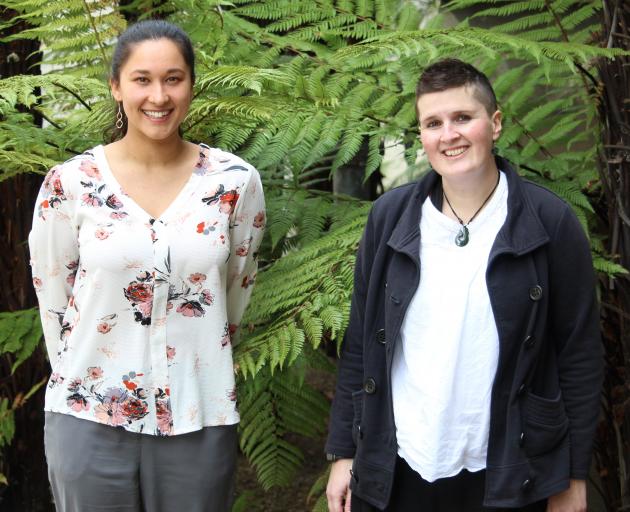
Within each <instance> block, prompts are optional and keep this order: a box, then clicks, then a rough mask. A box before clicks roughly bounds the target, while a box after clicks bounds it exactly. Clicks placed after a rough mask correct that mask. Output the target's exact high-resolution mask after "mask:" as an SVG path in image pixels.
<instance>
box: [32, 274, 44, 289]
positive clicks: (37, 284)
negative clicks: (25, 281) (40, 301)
mask: <svg viewBox="0 0 630 512" xmlns="http://www.w3.org/2000/svg"><path fill="white" fill-rule="evenodd" d="M33 286H34V287H35V289H36V290H39V289H40V288H41V287H42V280H41V279H40V278H39V277H36V276H33Z"/></svg>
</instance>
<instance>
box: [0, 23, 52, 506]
mask: <svg viewBox="0 0 630 512" xmlns="http://www.w3.org/2000/svg"><path fill="white" fill-rule="evenodd" d="M15 15H16V13H15V12H12V11H9V10H4V11H2V13H1V14H0V19H1V20H2V21H9V20H11V19H12V18H13V17H14V16H15ZM26 28H27V27H26V26H24V24H18V25H14V26H13V27H11V28H10V29H6V30H5V31H2V32H0V38H2V37H6V36H8V35H9V34H10V33H16V32H19V31H21V30H24V29H26ZM38 50H39V43H38V42H37V41H32V40H17V41H12V42H9V43H3V44H2V45H1V46H0V76H1V77H2V78H7V77H10V76H15V75H20V74H39V73H40V69H39V66H38V65H35V64H36V63H37V62H38V61H39V56H38V55H37V53H36V52H37V51H38ZM0 121H2V120H1V119H0ZM35 122H39V123H41V120H37V119H36V120H35ZM0 176H2V170H1V169H0ZM40 183H41V177H40V176H37V175H34V174H31V173H23V174H19V175H17V176H14V177H13V178H11V179H7V180H4V181H2V182H0V226H1V228H0V247H2V250H1V251H0V268H2V273H1V275H2V284H1V286H0V311H18V310H22V309H27V308H31V307H33V306H35V304H36V298H35V292H34V290H33V287H32V286H31V285H30V282H31V277H30V276H31V273H30V267H29V256H28V247H27V244H26V239H27V236H28V231H29V229H30V225H31V216H32V210H33V203H34V202H35V197H36V196H37V190H38V188H39V185H40ZM14 359H15V358H14V356H13V355H12V354H3V355H2V356H0V397H5V398H8V399H9V401H10V402H13V401H14V400H15V399H16V397H19V396H21V395H22V394H24V393H26V392H27V391H28V390H29V389H31V387H32V386H33V384H34V383H36V382H38V381H41V380H42V379H43V378H44V377H45V376H46V375H47V373H48V362H47V361H46V356H45V354H44V351H43V348H42V347H41V346H40V347H39V349H37V350H36V351H35V353H34V354H33V356H32V357H31V358H30V359H29V360H28V361H26V362H25V363H24V364H23V365H21V366H20V367H19V368H18V369H17V370H16V372H15V373H14V374H13V375H11V366H12V364H13V362H14ZM43 395H44V393H43V390H41V389H40V391H39V392H37V393H36V394H35V395H34V396H32V397H31V398H30V399H29V401H27V402H25V405H24V406H23V407H21V408H19V409H17V410H16V412H15V424H16V432H18V433H19V437H16V438H15V439H14V441H13V443H12V444H11V445H10V446H8V447H3V448H2V449H3V454H2V456H1V457H0V474H2V473H3V474H4V475H5V476H6V478H7V481H8V483H9V485H8V486H2V485H1V484H0V509H2V510H29V511H32V512H44V511H49V510H53V507H52V504H51V500H50V494H49V490H48V478H47V475H46V463H45V458H44V450H43V439H42V437H43V430H44V429H43V412H42V411H43Z"/></svg>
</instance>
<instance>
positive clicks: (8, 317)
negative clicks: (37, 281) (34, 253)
mask: <svg viewBox="0 0 630 512" xmlns="http://www.w3.org/2000/svg"><path fill="white" fill-rule="evenodd" d="M41 337H42V328H41V324H40V321H39V312H38V311H37V310H36V309H27V310H24V311H18V312H17V313H7V312H4V313H0V355H5V354H12V355H13V357H14V361H13V364H12V366H11V373H14V372H15V370H16V369H17V368H18V367H19V366H20V365H21V364H22V363H23V362H24V361H26V360H27V359H28V358H29V356H30V355H31V354H32V353H33V351H34V350H35V349H36V348H37V346H38V345H39V342H40V339H41ZM45 383H46V381H45V380H44V381H40V382H37V383H35V384H33V386H32V387H31V388H30V389H29V390H27V391H26V392H22V393H19V394H18V395H17V396H16V397H15V398H14V400H13V401H12V402H10V401H9V399H8V398H7V397H1V396H0V449H1V448H2V447H4V446H6V445H8V444H10V443H11V441H12V440H13V436H14V435H15V422H14V419H13V414H14V412H15V410H16V409H19V408H20V407H22V406H23V405H24V404H25V403H26V402H27V400H28V399H29V398H30V397H31V396H33V394H34V393H35V392H36V391H37V390H38V389H39V388H40V387H42V386H43V385H44V384H45ZM0 457H1V452H0ZM7 483H8V482H7V480H6V477H5V476H4V475H3V474H2V473H0V484H5V485H6V484H7Z"/></svg>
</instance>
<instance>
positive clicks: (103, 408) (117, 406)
mask: <svg viewBox="0 0 630 512" xmlns="http://www.w3.org/2000/svg"><path fill="white" fill-rule="evenodd" d="M94 416H96V419H97V420H98V421H100V422H101V423H104V424H106V425H111V426H113V427H120V426H121V425H124V424H125V423H127V420H126V418H125V415H124V411H123V405H122V404H121V403H118V402H110V403H103V404H99V405H97V406H96V407H95V408H94Z"/></svg>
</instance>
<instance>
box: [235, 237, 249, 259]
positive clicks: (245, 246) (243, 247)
mask: <svg viewBox="0 0 630 512" xmlns="http://www.w3.org/2000/svg"><path fill="white" fill-rule="evenodd" d="M251 243H252V239H251V238H248V239H247V240H243V241H242V242H241V243H240V245H239V246H238V247H237V248H236V251H235V252H236V255H237V256H243V257H244V256H247V255H248V254H249V244H251Z"/></svg>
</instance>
